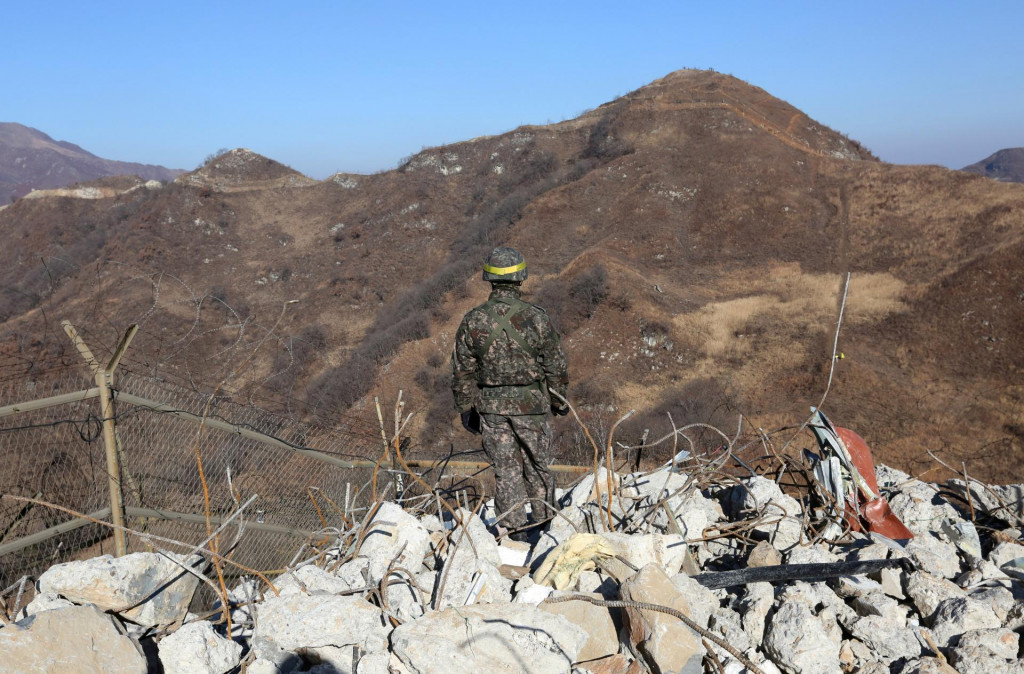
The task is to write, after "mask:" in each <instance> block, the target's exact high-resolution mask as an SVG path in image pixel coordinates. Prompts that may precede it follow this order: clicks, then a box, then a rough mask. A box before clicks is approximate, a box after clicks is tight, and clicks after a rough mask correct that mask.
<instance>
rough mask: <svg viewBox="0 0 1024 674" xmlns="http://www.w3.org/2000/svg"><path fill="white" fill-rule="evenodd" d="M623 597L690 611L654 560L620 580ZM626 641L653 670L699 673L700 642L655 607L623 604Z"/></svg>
mask: <svg viewBox="0 0 1024 674" xmlns="http://www.w3.org/2000/svg"><path fill="white" fill-rule="evenodd" d="M620 593H621V595H622V598H623V599H624V600H626V601H634V602H645V603H650V604H659V605H662V606H667V607H669V608H672V609H675V610H677V611H679V612H680V613H682V614H683V615H686V616H690V617H691V619H692V611H691V609H690V607H689V605H688V604H687V602H686V599H685V598H684V597H683V594H682V593H681V592H679V590H677V589H676V588H675V586H674V585H673V584H672V581H671V580H669V577H668V575H666V573H665V572H664V571H663V570H662V568H661V566H660V565H658V564H648V565H647V566H645V567H643V568H642V569H640V571H639V572H637V574H636V575H634V576H633V577H631V578H630V579H629V580H627V581H625V582H624V583H622V587H621V590H620ZM625 615H626V623H627V627H628V633H629V638H630V641H631V642H632V643H633V644H634V645H635V647H636V648H637V650H638V651H639V652H640V653H641V654H642V655H643V656H644V659H645V660H646V661H647V664H648V665H649V666H650V667H651V668H652V669H653V670H654V671H656V672H676V673H682V672H685V673H686V674H700V673H701V672H702V671H703V665H702V659H703V657H704V646H703V645H702V644H701V641H700V637H699V636H698V635H697V634H696V633H695V632H694V631H693V630H691V629H690V628H689V627H687V626H686V625H685V624H684V623H683V622H682V621H680V620H679V619H678V618H676V617H675V616H672V615H669V614H667V613H661V612H658V611H650V610H644V609H637V608H626V609H625Z"/></svg>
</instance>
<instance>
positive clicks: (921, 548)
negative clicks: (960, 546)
mask: <svg viewBox="0 0 1024 674" xmlns="http://www.w3.org/2000/svg"><path fill="white" fill-rule="evenodd" d="M906 550H907V554H908V555H910V557H911V559H913V560H914V562H915V563H916V564H917V566H918V567H919V568H920V569H921V570H922V571H927V572H928V573H933V574H935V575H936V576H941V577H943V578H955V577H956V576H957V575H959V573H960V557H959V555H957V553H956V547H955V546H953V545H950V544H949V543H944V542H943V541H941V540H939V539H938V537H937V536H934V535H932V534H930V533H928V532H924V533H921V534H919V535H917V536H915V537H914V538H912V539H911V540H910V542H909V543H907V548H906Z"/></svg>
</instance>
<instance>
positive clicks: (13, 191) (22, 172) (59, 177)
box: [0, 122, 181, 205]
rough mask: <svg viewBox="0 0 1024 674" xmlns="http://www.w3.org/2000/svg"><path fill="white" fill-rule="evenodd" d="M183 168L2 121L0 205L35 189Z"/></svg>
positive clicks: (158, 176) (165, 175) (169, 173)
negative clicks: (113, 154)
mask: <svg viewBox="0 0 1024 674" xmlns="http://www.w3.org/2000/svg"><path fill="white" fill-rule="evenodd" d="M180 173H181V171H180V170H176V169H168V168H164V167H163V166H154V165H151V164H136V163H131V162H122V161H113V160H111V159H103V158H101V157H97V156H96V155H94V154H92V153H91V152H87V151H86V150H83V149H82V148H80V147H79V146H77V145H75V144H73V143H69V142H67V141H63V140H61V141H58V140H54V139H53V138H51V137H50V136H48V135H46V134H45V133H43V132H42V131H39V130H37V129H33V128H31V127H28V126H24V125H22V124H15V123H13V122H0V205H5V204H7V203H8V202H9V201H10V200H11V198H17V197H21V196H24V195H26V194H28V193H29V192H30V191H32V190H44V189H54V188H61V187H67V186H68V185H71V184H73V183H78V182H86V181H90V180H95V179H97V178H102V177H104V176H122V175H134V176H138V177H140V178H142V179H144V180H161V181H166V180H172V179H173V178H174V177H175V176H177V175H178V174H180Z"/></svg>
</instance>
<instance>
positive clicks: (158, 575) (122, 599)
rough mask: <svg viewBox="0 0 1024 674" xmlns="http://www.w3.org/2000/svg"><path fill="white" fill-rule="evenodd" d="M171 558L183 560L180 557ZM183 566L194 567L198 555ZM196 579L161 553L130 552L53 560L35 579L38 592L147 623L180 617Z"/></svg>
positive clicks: (163, 622) (202, 563)
mask: <svg viewBox="0 0 1024 674" xmlns="http://www.w3.org/2000/svg"><path fill="white" fill-rule="evenodd" d="M176 558H177V559H178V560H179V561H181V562H185V559H184V557H181V556H176ZM187 564H188V565H189V566H191V567H192V568H196V569H199V568H201V567H203V566H205V561H204V560H203V559H202V558H201V557H199V556H198V555H196V556H193V557H192V558H191V559H190V560H188V562H187ZM198 585H199V579H198V578H196V577H195V576H194V575H192V574H190V573H188V572H186V571H185V570H184V569H182V568H181V567H180V566H179V565H178V564H175V563H174V562H172V561H171V560H170V559H168V558H167V557H165V556H164V555H162V554H157V553H153V552H134V553H132V554H130V555H125V556H124V557H113V556H111V555H103V556H101V557H93V558H92V559H86V560H82V561H75V562H67V563H65V564H55V565H53V566H51V567H50V568H49V569H47V570H46V571H45V572H44V573H43V575H41V576H40V577H39V581H38V586H39V591H40V592H49V593H53V594H59V595H60V596H62V597H64V598H66V599H69V600H71V601H73V602H74V603H76V604H95V605H96V606H98V607H100V608H101V609H103V610H104V611H113V612H114V613H119V614H121V615H122V616H123V617H124V618H126V619H128V620H131V621H132V622H135V623H138V624H140V625H144V626H146V627H155V626H157V625H169V624H171V623H174V622H176V621H178V620H181V619H182V618H184V617H185V613H186V612H187V611H188V605H189V603H190V602H191V601H192V595H193V594H195V591H196V587H197V586H198Z"/></svg>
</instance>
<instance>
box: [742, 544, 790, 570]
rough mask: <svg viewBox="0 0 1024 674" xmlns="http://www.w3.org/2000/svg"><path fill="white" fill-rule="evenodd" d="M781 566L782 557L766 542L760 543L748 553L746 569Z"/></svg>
mask: <svg viewBox="0 0 1024 674" xmlns="http://www.w3.org/2000/svg"><path fill="white" fill-rule="evenodd" d="M779 564H782V555H781V554H779V551H778V550H776V549H775V548H774V547H772V544H771V543H769V542H768V541H761V542H760V543H758V544H757V545H755V546H754V548H753V549H752V550H751V551H750V555H749V556H748V557H747V567H750V568H755V567H759V566H778V565H779Z"/></svg>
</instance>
